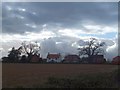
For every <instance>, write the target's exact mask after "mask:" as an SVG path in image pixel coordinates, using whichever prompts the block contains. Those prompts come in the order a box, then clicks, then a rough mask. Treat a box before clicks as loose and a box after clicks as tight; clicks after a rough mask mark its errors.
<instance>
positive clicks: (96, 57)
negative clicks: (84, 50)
mask: <svg viewBox="0 0 120 90" xmlns="http://www.w3.org/2000/svg"><path fill="white" fill-rule="evenodd" d="M105 62H106V59H105V58H104V56H103V55H93V56H91V57H90V59H89V63H96V64H101V63H105Z"/></svg>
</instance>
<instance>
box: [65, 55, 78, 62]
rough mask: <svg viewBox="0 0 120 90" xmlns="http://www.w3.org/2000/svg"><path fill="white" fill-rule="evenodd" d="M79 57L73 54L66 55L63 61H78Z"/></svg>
mask: <svg viewBox="0 0 120 90" xmlns="http://www.w3.org/2000/svg"><path fill="white" fill-rule="evenodd" d="M79 62H80V57H79V56H78V55H75V54H71V55H67V56H65V57H64V60H63V63H79Z"/></svg>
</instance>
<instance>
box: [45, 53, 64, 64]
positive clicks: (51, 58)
mask: <svg viewBox="0 0 120 90" xmlns="http://www.w3.org/2000/svg"><path fill="white" fill-rule="evenodd" d="M61 60H62V59H61V55H60V53H59V54H50V53H48V55H47V62H61Z"/></svg>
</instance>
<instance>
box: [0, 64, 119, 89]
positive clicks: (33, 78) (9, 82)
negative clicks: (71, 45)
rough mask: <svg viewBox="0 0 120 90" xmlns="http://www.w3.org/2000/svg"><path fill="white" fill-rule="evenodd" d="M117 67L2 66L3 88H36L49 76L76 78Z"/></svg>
mask: <svg viewBox="0 0 120 90" xmlns="http://www.w3.org/2000/svg"><path fill="white" fill-rule="evenodd" d="M115 69H118V66H117V65H102V64H20V63H18V64H2V87H3V88H11V87H12V88H13V87H22V86H24V87H35V86H36V85H39V84H40V83H43V82H44V81H45V79H46V78H47V77H49V76H74V75H80V74H93V73H104V72H111V71H113V70H115Z"/></svg>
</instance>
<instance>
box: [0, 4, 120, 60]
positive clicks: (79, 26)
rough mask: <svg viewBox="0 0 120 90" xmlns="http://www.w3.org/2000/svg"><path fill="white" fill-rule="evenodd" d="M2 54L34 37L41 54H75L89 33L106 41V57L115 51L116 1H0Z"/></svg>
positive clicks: (116, 43)
mask: <svg viewBox="0 0 120 90" xmlns="http://www.w3.org/2000/svg"><path fill="white" fill-rule="evenodd" d="M0 37H2V38H0V42H2V46H0V50H1V51H2V56H7V54H8V51H9V50H10V49H11V48H12V47H13V46H14V47H16V48H18V47H19V46H20V45H21V43H22V42H23V41H27V42H35V41H37V42H38V43H39V44H40V46H41V50H40V53H41V56H42V57H44V58H45V57H46V55H47V53H48V52H50V53H61V54H63V55H66V54H78V50H77V48H78V46H79V45H83V44H82V43H84V42H85V41H86V40H88V39H89V38H91V37H94V38H96V39H98V40H99V41H103V42H105V43H106V46H104V50H105V52H106V53H105V58H107V59H110V60H111V59H112V58H113V57H115V56H116V55H117V54H118V3H117V2H3V3H2V33H1V34H0Z"/></svg>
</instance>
